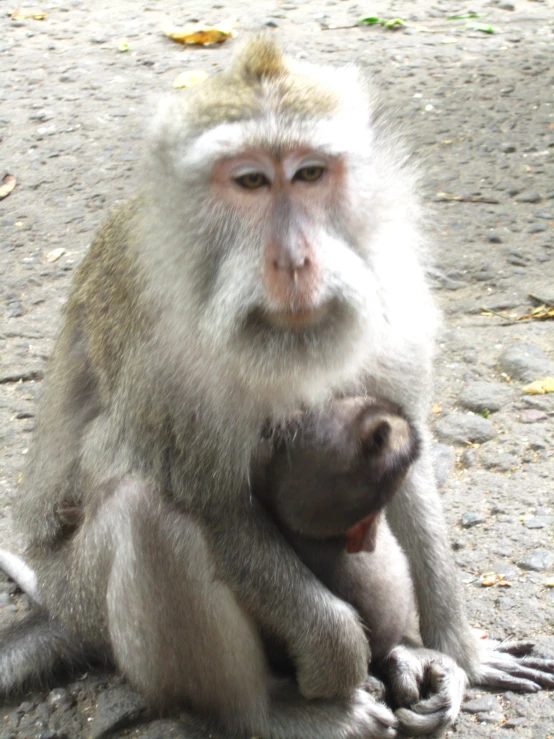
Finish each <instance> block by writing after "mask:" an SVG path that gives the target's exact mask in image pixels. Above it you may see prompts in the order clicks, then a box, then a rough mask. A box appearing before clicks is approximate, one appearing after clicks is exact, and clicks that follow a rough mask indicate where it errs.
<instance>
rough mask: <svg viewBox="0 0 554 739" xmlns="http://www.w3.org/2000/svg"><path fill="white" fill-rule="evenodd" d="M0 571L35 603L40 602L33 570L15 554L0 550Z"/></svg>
mask: <svg viewBox="0 0 554 739" xmlns="http://www.w3.org/2000/svg"><path fill="white" fill-rule="evenodd" d="M0 569H2V570H4V572H5V573H6V575H8V577H11V579H12V580H14V581H15V582H16V583H17V584H18V585H19V587H20V588H21V590H23V592H24V593H27V595H30V596H31V598H32V599H33V600H34V601H36V602H37V603H39V602H40V599H39V595H38V586H37V576H36V575H35V572H34V570H32V569H31V568H30V567H29V565H28V564H27V563H26V562H24V561H23V560H22V559H21V557H18V556H17V554H12V553H11V552H8V550H7V549H0Z"/></svg>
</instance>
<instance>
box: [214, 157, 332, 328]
mask: <svg viewBox="0 0 554 739" xmlns="http://www.w3.org/2000/svg"><path fill="white" fill-rule="evenodd" d="M342 179H343V163H342V161H341V159H340V158H339V157H330V156H328V155H326V154H323V153H321V152H318V151H311V150H309V149H306V148H298V149H292V150H289V151H286V152H284V153H283V154H282V155H280V156H272V155H270V154H268V153H267V152H265V151H261V150H258V149H251V150H246V151H245V152H244V153H242V154H240V155H239V156H236V157H232V158H229V159H223V160H220V161H219V162H217V163H216V164H215V166H214V168H213V171H212V187H213V188H214V189H215V191H216V193H217V195H218V197H219V198H221V199H223V200H225V201H226V202H228V203H229V204H230V205H231V206H232V207H233V208H234V209H235V210H236V211H238V212H239V213H240V217H241V218H242V219H243V220H246V221H248V222H249V223H250V224H251V226H252V229H253V230H255V231H256V232H257V233H260V234H262V235H263V236H262V238H263V241H264V244H263V260H262V282H263V286H264V291H265V294H266V298H267V305H268V306H269V309H268V311H267V319H268V320H269V321H270V322H271V323H273V324H275V325H277V326H280V327H282V328H286V329H289V330H290V329H298V330H300V329H303V328H305V327H307V326H310V325H312V324H315V323H317V322H318V321H319V320H320V319H321V318H322V317H323V316H324V313H325V307H324V306H322V305H320V304H319V299H318V295H319V292H320V286H321V274H320V264H319V250H320V247H321V244H320V243H316V241H317V242H319V239H318V234H319V233H321V226H318V224H325V222H326V220H327V218H328V212H329V208H330V206H331V205H332V204H333V203H335V202H336V201H337V200H338V197H339V195H338V194H339V193H340V191H341V181H342Z"/></svg>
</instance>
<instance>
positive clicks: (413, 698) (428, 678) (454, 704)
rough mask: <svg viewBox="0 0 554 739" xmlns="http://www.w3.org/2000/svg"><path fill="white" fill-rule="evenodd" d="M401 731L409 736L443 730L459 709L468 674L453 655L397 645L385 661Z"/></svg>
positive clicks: (450, 723) (453, 719)
mask: <svg viewBox="0 0 554 739" xmlns="http://www.w3.org/2000/svg"><path fill="white" fill-rule="evenodd" d="M384 671H385V674H386V677H387V683H388V685H389V688H390V691H391V694H392V699H393V702H394V704H395V705H398V706H401V707H400V708H398V709H397V710H396V711H395V715H396V717H397V719H398V730H399V731H400V732H402V733H404V734H408V735H409V736H421V735H422V734H431V733H434V732H437V731H443V730H444V729H446V728H448V727H449V726H451V725H452V724H453V723H454V721H455V720H456V718H457V716H458V713H459V712H460V706H461V705H462V700H463V697H464V690H465V687H466V682H467V677H466V674H465V672H464V671H463V670H462V669H461V668H460V667H459V666H458V665H457V664H456V662H455V661H454V660H453V659H451V658H450V657H448V656H446V655H445V654H442V653H440V652H435V651H433V650H432V649H424V648H422V647H421V648H420V647H417V648H416V647H405V646H398V647H395V648H394V649H393V650H392V651H391V653H390V654H389V655H388V657H387V658H386V660H385V663H384Z"/></svg>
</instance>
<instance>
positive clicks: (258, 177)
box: [235, 172, 269, 190]
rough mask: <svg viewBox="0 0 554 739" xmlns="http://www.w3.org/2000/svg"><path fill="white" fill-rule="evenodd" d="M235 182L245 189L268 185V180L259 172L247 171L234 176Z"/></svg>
mask: <svg viewBox="0 0 554 739" xmlns="http://www.w3.org/2000/svg"><path fill="white" fill-rule="evenodd" d="M235 182H236V183H237V185H239V186H240V187H244V188H245V189H246V190H257V189H258V188H260V187H265V185H269V180H268V179H267V177H266V176H265V174H262V173H261V172H248V174H243V175H241V176H240V177H235Z"/></svg>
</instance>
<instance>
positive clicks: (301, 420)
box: [254, 397, 419, 552]
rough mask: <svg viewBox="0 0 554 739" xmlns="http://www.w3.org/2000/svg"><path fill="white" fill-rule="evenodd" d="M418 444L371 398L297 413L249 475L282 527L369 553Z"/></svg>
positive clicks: (391, 410)
mask: <svg viewBox="0 0 554 739" xmlns="http://www.w3.org/2000/svg"><path fill="white" fill-rule="evenodd" d="M418 450H419V441H418V437H417V433H416V431H415V429H414V427H413V426H412V425H411V424H410V422H409V421H408V420H407V419H406V417H405V416H404V415H403V414H402V413H401V411H400V410H399V408H397V407H396V406H395V405H393V404H391V403H388V402H386V401H381V400H376V399H375V398H369V397H355V398H344V399H340V400H334V401H332V402H331V403H329V404H328V405H326V406H325V407H324V408H323V409H322V410H318V411H306V412H301V411H299V412H298V413H297V414H296V415H295V417H294V418H293V419H292V420H291V422H290V423H289V424H288V425H287V427H286V429H285V430H284V431H283V432H282V433H280V432H278V433H276V434H275V435H274V436H273V445H272V449H271V453H270V455H269V459H268V460H267V461H266V462H264V464H263V465H261V466H260V472H259V474H255V475H254V480H255V493H256V495H257V496H258V497H259V498H260V499H261V500H262V501H263V502H264V504H265V505H266V506H267V507H268V508H269V510H270V511H271V512H272V514H273V515H274V516H275V517H276V519H277V521H278V522H279V523H280V524H281V525H282V526H283V527H284V528H287V529H289V530H291V531H293V532H295V533H299V534H303V535H304V536H308V537H313V538H318V539H326V538H331V537H339V536H345V537H346V550H347V551H348V552H359V551H371V550H372V549H373V548H374V546H375V535H376V531H377V524H378V518H379V513H380V512H381V511H382V509H383V508H384V506H385V505H386V504H387V503H388V502H389V501H390V500H391V498H392V496H393V495H394V494H395V492H396V491H397V490H398V488H399V487H400V485H401V484H402V482H403V480H404V478H405V476H406V474H407V472H408V469H409V467H410V465H411V464H412V462H414V460H415V459H416V457H417V455H418Z"/></svg>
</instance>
